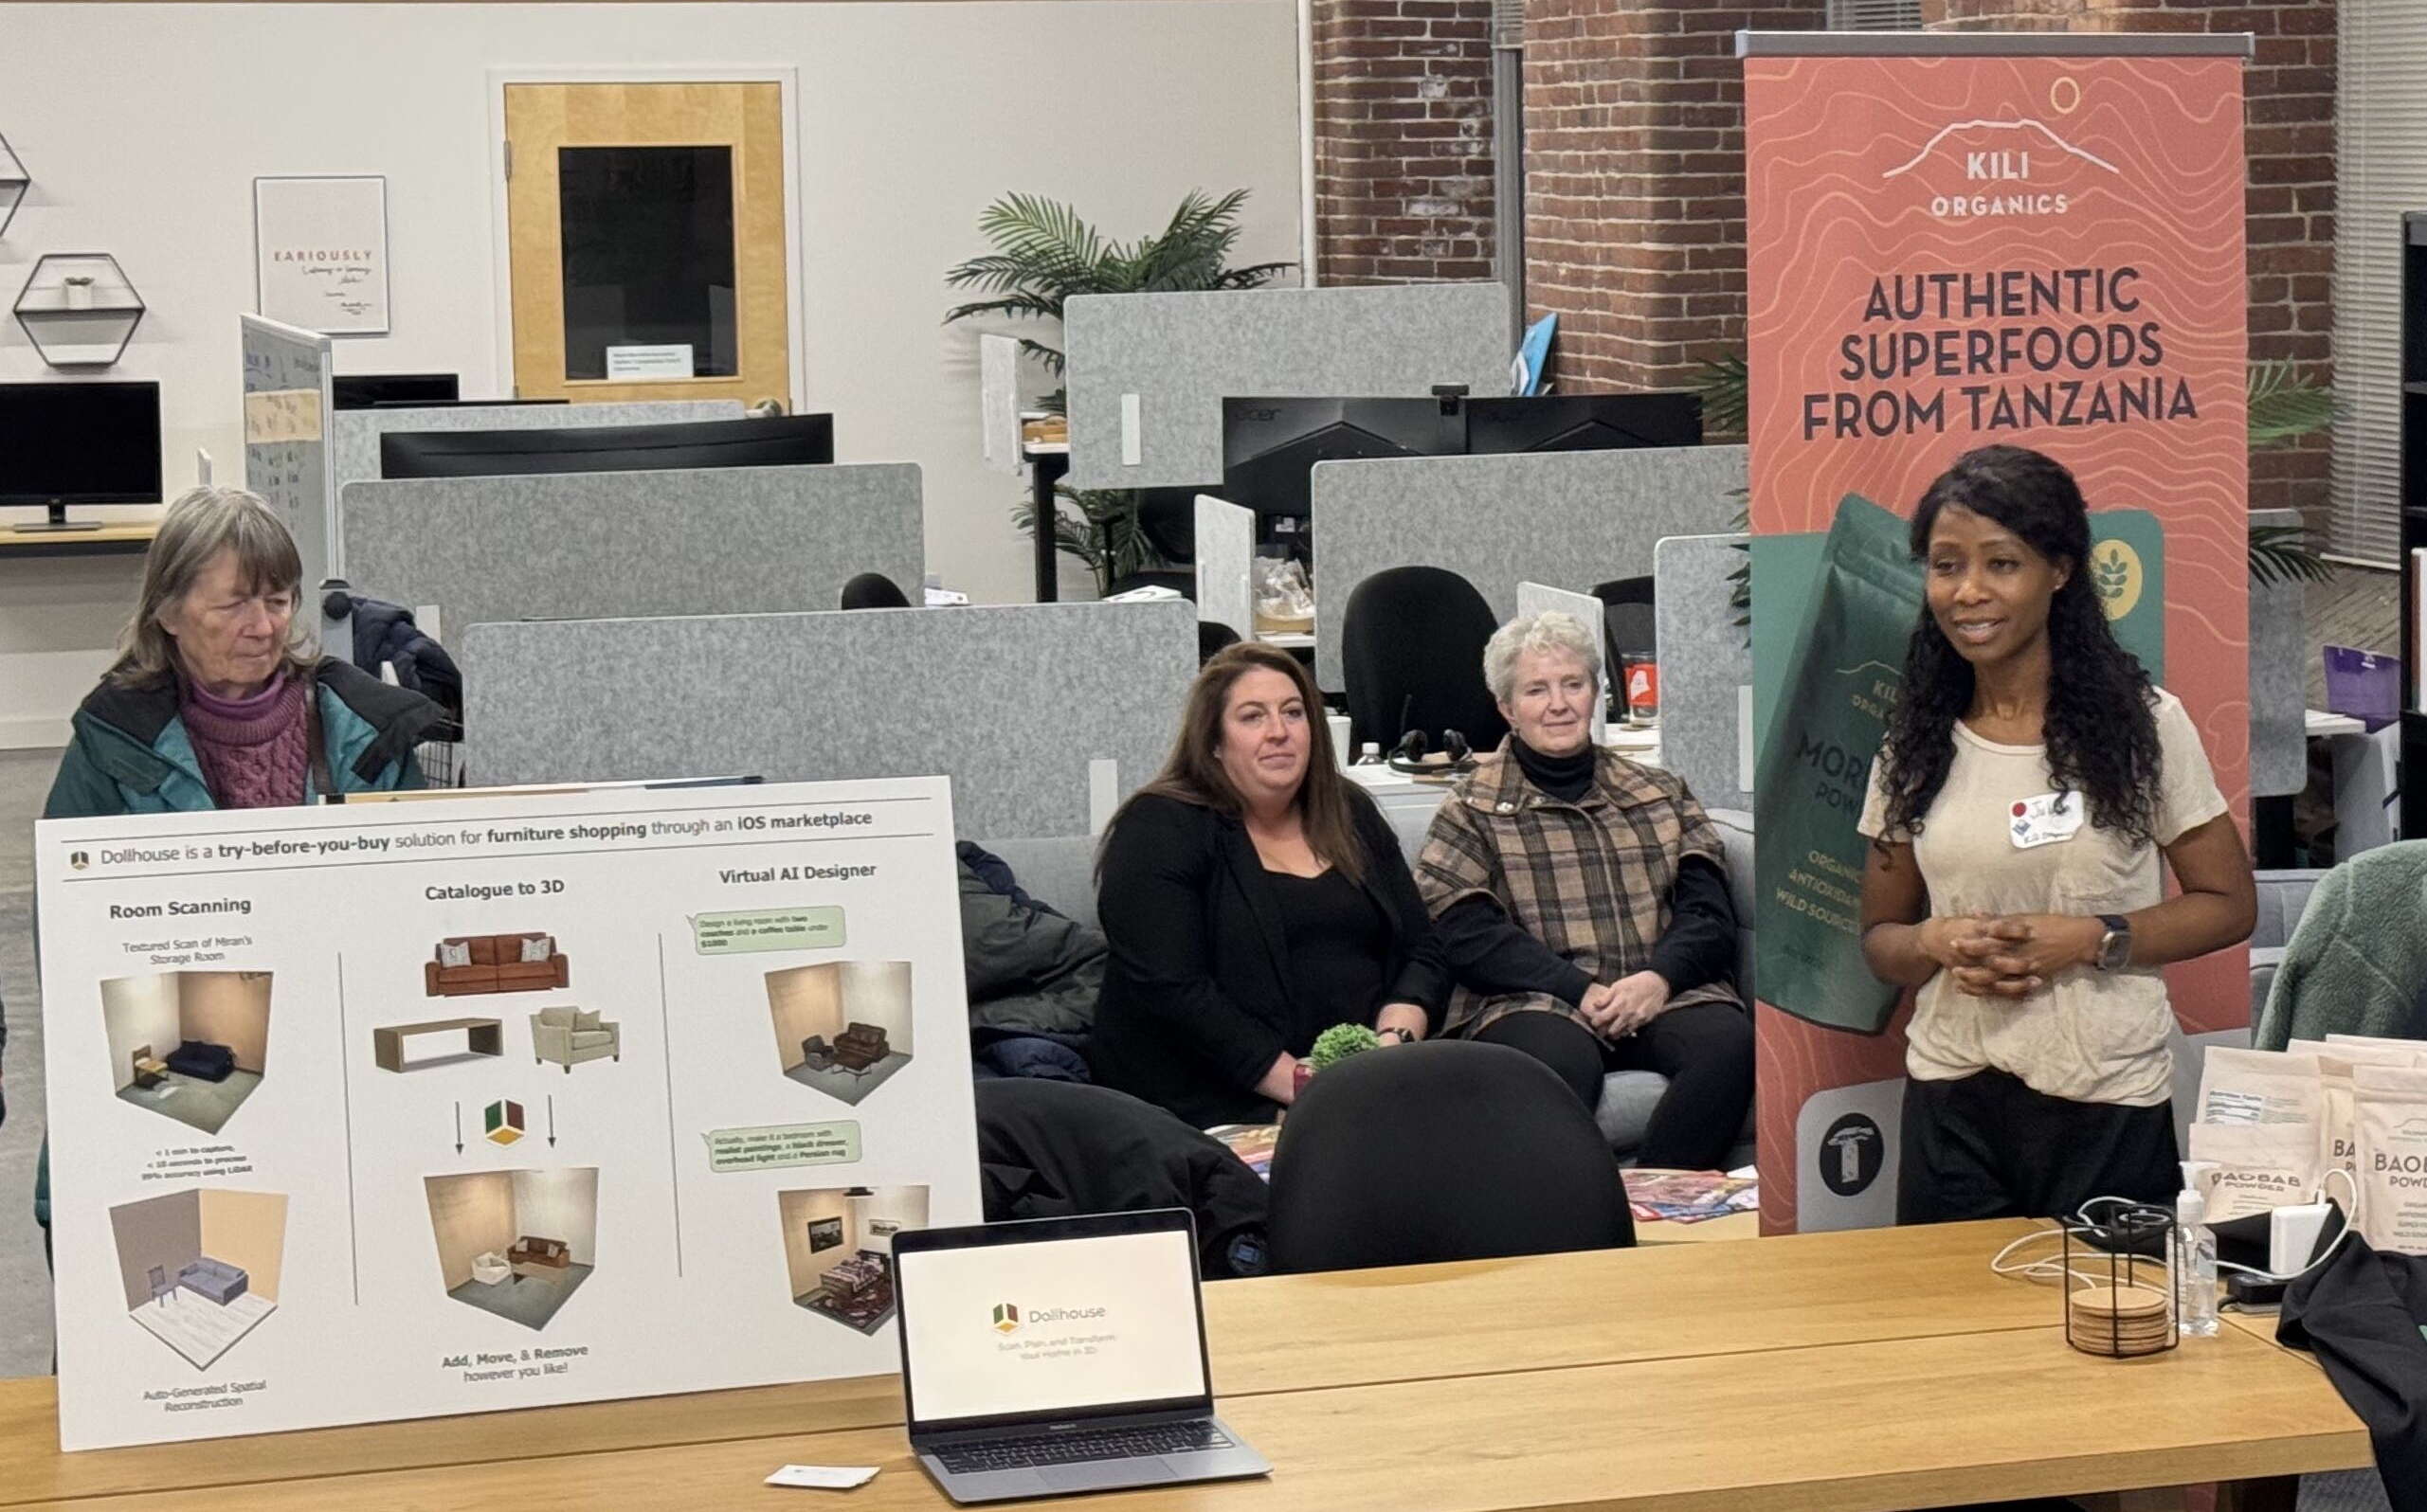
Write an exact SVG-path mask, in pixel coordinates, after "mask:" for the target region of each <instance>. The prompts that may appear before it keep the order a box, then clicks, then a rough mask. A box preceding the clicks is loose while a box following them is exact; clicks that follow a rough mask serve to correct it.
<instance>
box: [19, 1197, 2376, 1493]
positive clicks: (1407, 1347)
mask: <svg viewBox="0 0 2427 1512" xmlns="http://www.w3.org/2000/svg"><path fill="white" fill-rule="evenodd" d="M2032 1227H2036V1226H2035V1225H2026V1224H2021V1223H2014V1222H2007V1223H1988V1224H1968V1225H1953V1226H1947V1227H1945V1228H1937V1229H1927V1230H1903V1231H1889V1230H1882V1231H1873V1232H1867V1233H1835V1234H1807V1235H1800V1236H1792V1237H1782V1238H1774V1239H1765V1240H1762V1241H1761V1242H1759V1243H1757V1244H1729V1245H1717V1246H1708V1247H1693V1246H1687V1247H1675V1248H1659V1249H1645V1250H1634V1251H1601V1252H1594V1253H1588V1254H1573V1255H1545V1256H1537V1257H1533V1258H1530V1259H1523V1260H1506V1261H1476V1262H1467V1263H1462V1264H1458V1265H1448V1266H1427V1267H1416V1268H1409V1269H1401V1270H1381V1271H1361V1272H1347V1273H1341V1274H1334V1275H1323V1276H1284V1277H1269V1278H1264V1279H1261V1280H1255V1281H1237V1282H1225V1283H1222V1284H1219V1285H1216V1286H1213V1287H1207V1288H1206V1292H1205V1311H1206V1320H1207V1326H1208V1329H1209V1332H1210V1335H1211V1341H1212V1351H1213V1356H1214V1378H1215V1380H1216V1382H1217V1384H1218V1385H1219V1386H1220V1388H1221V1390H1222V1393H1223V1404H1222V1410H1223V1416H1224V1417H1225V1418H1226V1419H1227V1420H1228V1421H1229V1422H1230V1423H1231V1424H1232V1425H1233V1426H1234V1427H1236V1428H1238V1429H1239V1430H1240V1431H1241V1432H1242V1433H1243V1434H1245V1435H1246V1437H1247V1438H1248V1439H1249V1441H1250V1442H1252V1443H1254V1444H1255V1445H1256V1447H1257V1448H1259V1449H1262V1450H1263V1451H1264V1452H1265V1453H1266V1454H1267V1455H1268V1456H1270V1457H1271V1458H1272V1460H1273V1461H1274V1463H1275V1464H1276V1465H1277V1466H1278V1467H1279V1469H1278V1472H1277V1474H1276V1476H1275V1477H1274V1479H1273V1480H1272V1481H1270V1482H1241V1483H1235V1484H1231V1485H1220V1486H1197V1487H1186V1488H1175V1489H1171V1490H1164V1491H1148V1492H1137V1493H1131V1494H1128V1495H1125V1496H1124V1497H1123V1498H1122V1499H1121V1501H1120V1503H1119V1504H1120V1506H1122V1507H1124V1508H1133V1509H1137V1512H1166V1509H1170V1512H1179V1509H1183V1508H1186V1509H1190V1512H1227V1509H1229V1508H1232V1507H1236V1508H1240V1509H1242V1512H1244V1509H1251V1508H1283V1507H1286V1508H1292V1509H1311V1512H1328V1509H1332V1508H1339V1509H1349V1508H1356V1509H1365V1508H1379V1507H1422V1508H1445V1509H1472V1512H1513V1509H1520V1508H1543V1507H1554V1506H1555V1507H1613V1508H1620V1507H1622V1508H1643V1509H1660V1512H1688V1509H1691V1512H1720V1509H1727V1508H1737V1507H1755V1506H1758V1507H1784V1508H1792V1509H1796V1512H1835V1509H1842V1512H1866V1509H1888V1508H1898V1507H1914V1506H1935V1505H1944V1504H1947V1503H1962V1502H1965V1501H1979V1500H1989V1499H1994V1498H2001V1497H2021V1496H2034V1495H2061V1494H2065V1493H2069V1492H2081V1491H2091V1490H2102V1489H2119V1488H2129V1487H2136V1486H2144V1485H2180V1484H2186V1483H2192V1482H2199V1481H2207V1480H2215V1479H2219V1478H2239V1477H2255V1476H2278V1475H2291V1474H2297V1473H2300V1472H2303V1471H2309V1470H2324V1469H2337V1468H2347V1467H2357V1466H2362V1465H2364V1464H2366V1463H2367V1462H2368V1447H2367V1435H2366V1433H2365V1431H2364V1430H2363V1429H2362V1428H2361V1426H2360V1424H2359V1421H2358V1419H2357V1418H2355V1417H2353V1416H2352V1415H2351V1413H2350V1412H2349V1411H2348V1410H2347V1409H2346V1408H2345V1407H2344V1406H2343V1403H2342V1400H2341V1398H2340V1397H2339V1396H2337V1395H2335V1393H2334V1390H2333V1388H2332V1387H2331V1386H2330V1385H2329V1384H2327V1380H2326V1378H2325V1376H2324V1374H2323V1372H2321V1371H2319V1370H2318V1369H2316V1367H2315V1366H2314V1365H2312V1364H2311V1363H2309V1361H2307V1360H2303V1359H2298V1358H2296V1357H2294V1356H2292V1355H2291V1354H2290V1353H2289V1352H2287V1351H2284V1350H2282V1349H2279V1348H2277V1347H2275V1346H2274V1345H2273V1344H2270V1343H2264V1342H2262V1341H2259V1340H2258V1339H2256V1338H2255V1337H2253V1336H2252V1335H2251V1334H2249V1333H2247V1332H2245V1331H2243V1330H2241V1329H2238V1328H2228V1329H2224V1330H2221V1331H2220V1332H2219V1337H2218V1338H2216V1339H2213V1340H2196V1341H2190V1342H2188V1343H2186V1344H2185V1345H2184V1346H2183V1347H2182V1349H2181V1350H2178V1351H2176V1352H2174V1353H2172V1354H2168V1355H2164V1356H2158V1357H2154V1358H2152V1359H2144V1360H2131V1361H2123V1362H2117V1361H2113V1360H2107V1359H2096V1358H2093V1357H2092V1356H2088V1355H2082V1354H2078V1353H2076V1352H2074V1351H2073V1350H2071V1349H2069V1348H2067V1347H2066V1345H2065V1343H2064V1340H2063V1331H2062V1329H2061V1328H2060V1327H2059V1326H2058V1325H2057V1324H2056V1322H2055V1321H2054V1318H2055V1314H2056V1293H2055V1291H2054V1290H2053V1289H2052V1288H2047V1287H2034V1286H2031V1285H2028V1284H2025V1283H2022V1282H2017V1281H2008V1280H2001V1279H2000V1278H1998V1277H1994V1276H1992V1275H1990V1274H1989V1272H1988V1269H1987V1261H1988V1257H1989V1255H1990V1254H1991V1253H1992V1252H1993V1251H1995V1250H1996V1249H1998V1248H1999V1247H2000V1246H2001V1245H2002V1244H2004V1243H2005V1242H2006V1241H2007V1240H2009V1239H2011V1238H2013V1237H2014V1236H2016V1235H2018V1234H2019V1233H2025V1232H2027V1231H2028V1230H2029V1229H2030V1228H2032ZM900 1406H901V1402H900V1395H899V1392H898V1389H897V1385H896V1383H895V1382H894V1381H893V1380H892V1378H890V1377H867V1378H863V1379H860V1380H848V1381H828V1382H823V1383H819V1384H815V1385H806V1386H782V1387H768V1388H762V1389H759V1390H755V1391H739V1392H715V1393H705V1394H700V1395H690V1396H675V1397H660V1398H653V1399H644V1400H638V1401H628V1402H603V1403H593V1404H589V1405H585V1406H579V1407H559V1408H542V1409H534V1410H529V1411H524V1412H518V1413H495V1414H486V1415H481V1416H470V1417H458V1418H445V1419H430V1420H425V1421H421V1422H410V1423H392V1424H381V1425H375V1426H372V1427H368V1428H354V1429H331V1430H323V1431H317V1432H304V1433H292V1434H284V1435H281V1436H278V1437H275V1438H267V1439H253V1440H243V1439H238V1440H227V1441H222V1442H217V1443H202V1444H184V1445H159V1446H153V1447H149V1448H144V1449H118V1450H108V1451H101V1452H96V1453H89V1454H82V1455H77V1456H74V1457H72V1458H70V1457H63V1456H62V1455H60V1454H59V1453H58V1452H57V1451H56V1449H55V1447H54V1446H55V1444H56V1442H57V1439H56V1433H57V1429H56V1423H55V1418H54V1413H53V1396H52V1383H51V1382H50V1381H48V1380H46V1379H30V1380H11V1381H0V1465H6V1466H7V1467H9V1474H8V1475H6V1476H0V1505H24V1504H29V1503H36V1502H39V1501H41V1500H43V1499H45V1498H57V1497H82V1498H97V1499H99V1500H92V1501H86V1502H82V1503H79V1507H80V1508H81V1509H82V1512H195V1509H200V1508H207V1507H208V1508H216V1507H223V1506H234V1505H239V1504H241V1505H243V1506H245V1507H248V1508H251V1507H259V1508H267V1509H279V1512H282V1509H294V1512H302V1509H305V1508H310V1509H312V1512H353V1509H357V1508H359V1509H363V1512H371V1509H374V1508H375V1509H378V1512H388V1509H389V1508H392V1507H397V1506H406V1507H416V1508H419V1507H431V1508H436V1507H462V1506H498V1505H518V1504H519V1505H530V1506H534V1507H541V1506H545V1507H577V1506H579V1507H587V1506H601V1507H607V1506H611V1507H616V1508H630V1509H636V1512H649V1509H655V1508H664V1509H668V1512H675V1509H681V1512H690V1509H691V1508H694V1507H697V1506H718V1507H726V1506H756V1505H761V1504H764V1505H766V1506H768V1507H770V1509H779V1512H780V1509H787V1508H789V1509H795V1512H797V1508H798V1507H799V1506H800V1505H801V1504H802V1503H801V1500H800V1496H799V1493H797V1492H777V1491H773V1490H767V1489H762V1488H761V1487H760V1486H759V1485H758V1482H759V1481H760V1479H761V1478H762V1477H764V1476H765V1475H766V1474H767V1473H768V1472H769V1471H770V1470H772V1469H773V1468H774V1467H776V1466H777V1465H779V1464H783V1463H785V1462H786V1461H799V1462H805V1463H810V1464H829V1465H879V1466H883V1467H885V1473H884V1474H883V1475H882V1476H880V1477H879V1478H878V1481H877V1482H876V1483H875V1484H874V1485H870V1486H869V1487H867V1488H865V1489H863V1490H860V1491H859V1492H855V1493H854V1494H853V1495H852V1497H851V1505H852V1507H853V1508H855V1509H860V1512H867V1509H883V1508H896V1507H918V1508H937V1507H942V1506H944V1505H945V1504H946V1503H945V1502H944V1499H943V1498H942V1496H941V1495H940V1494H938V1493H937V1492H935V1491H934V1490H933V1488H932V1487H931V1486H930V1485H928V1484H927V1481H926V1479H925V1477H924V1476H922V1475H921V1474H920V1473H919V1472H918V1470H917V1468H916V1467H915V1465H914V1464H913V1462H912V1460H911V1458H910V1456H909V1452H908V1446H907V1445H906V1444H905V1443H904V1441H903V1439H902V1436H901V1432H900V1429H899V1426H898V1423H899V1414H900ZM1581 1425H1602V1427H1601V1429H1600V1431H1594V1430H1593V1429H1591V1428H1589V1427H1583V1426H1581ZM1091 1504H1093V1503H1091ZM1106 1504H1108V1505H1109V1504H1110V1503H1106Z"/></svg>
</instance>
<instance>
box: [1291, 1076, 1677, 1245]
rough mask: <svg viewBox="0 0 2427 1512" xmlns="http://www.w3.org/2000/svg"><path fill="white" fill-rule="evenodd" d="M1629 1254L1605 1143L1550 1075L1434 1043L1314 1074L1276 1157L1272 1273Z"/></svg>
mask: <svg viewBox="0 0 2427 1512" xmlns="http://www.w3.org/2000/svg"><path fill="white" fill-rule="evenodd" d="M1634 1243H1635V1220H1634V1216H1633V1215H1632V1214H1631V1213H1630V1212H1629V1211H1628V1209H1627V1206H1626V1189H1625V1186H1624V1184H1623V1183H1622V1182H1621V1179H1620V1177H1619V1172H1618V1162H1617V1161H1615V1160H1614V1159H1612V1158H1611V1156H1610V1152H1609V1142H1608V1141H1607V1140H1606V1139H1604V1138H1603V1137H1602V1132H1601V1130H1600V1129H1599V1128H1597V1127H1596V1126H1594V1124H1593V1116H1592V1115H1591V1114H1590V1113H1588V1112H1586V1111H1585V1107H1584V1105H1583V1104H1582V1103H1579V1102H1577V1101H1576V1098H1575V1094H1574V1093H1572V1092H1570V1091H1568V1090H1567V1086H1566V1084H1565V1083H1563V1082H1561V1081H1560V1080H1559V1078H1558V1076H1557V1075H1556V1074H1554V1073H1553V1072H1552V1071H1551V1070H1550V1068H1549V1067H1548V1066H1545V1065H1544V1064H1542V1062H1540V1061H1538V1060H1536V1059H1534V1058H1533V1057H1532V1056H1530V1055H1528V1054H1526V1053H1524V1052H1522V1051H1516V1050H1511V1049H1509V1048H1508V1047H1507V1046H1505V1045H1491V1044H1476V1043H1475V1042H1473V1041H1471V1040H1457V1039H1453V1040H1430V1041H1426V1042H1425V1043H1422V1044H1417V1045H1406V1046H1391V1047H1388V1048H1386V1049H1381V1050H1371V1051H1367V1052H1366V1053H1364V1054H1361V1055H1353V1056H1351V1057H1349V1059H1347V1060H1344V1061H1341V1062H1339V1063H1338V1064H1336V1065H1333V1066H1331V1067H1329V1068H1327V1069H1326V1070H1324V1071H1320V1072H1318V1073H1317V1074H1316V1075H1315V1077H1314V1079H1313V1081H1310V1082H1309V1083H1307V1086H1306V1090H1305V1092H1303V1093H1302V1094H1301V1095H1300V1096H1299V1097H1298V1100H1297V1103H1296V1106H1295V1107H1292V1108H1291V1109H1290V1115H1289V1118H1288V1119H1287V1120H1286V1121H1285V1122H1284V1123H1283V1124H1282V1125H1281V1138H1280V1143H1279V1144H1278V1146H1277V1148H1276V1149H1275V1150H1274V1152H1273V1203H1272V1245H1273V1269H1276V1270H1282V1271H1309V1270H1352V1269H1364V1268H1367V1267H1371V1266H1411V1265H1429V1264H1432V1263H1434V1262H1436V1261H1442V1260H1483V1259H1493V1258H1496V1257H1500V1256H1504V1255H1520V1254H1551V1253H1555V1252H1557V1251H1566V1250H1613V1249H1622V1248H1625V1247H1627V1246H1631V1245H1632V1244H1634Z"/></svg>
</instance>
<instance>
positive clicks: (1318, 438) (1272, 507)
mask: <svg viewBox="0 0 2427 1512" xmlns="http://www.w3.org/2000/svg"><path fill="white" fill-rule="evenodd" d="M1466 403H1467V401H1465V400H1463V399H1460V398H1457V397H1454V396H1451V397H1441V398H1434V399H1281V398H1268V399H1230V398H1225V399H1224V400H1223V402H1222V496H1223V497H1224V498H1226V499H1228V500H1230V501H1231V502H1232V503H1234V504H1237V505H1239V506H1241V508H1243V509H1252V510H1254V511H1255V512H1256V518H1257V520H1258V522H1259V525H1262V526H1264V527H1265V528H1266V530H1267V531H1269V530H1270V529H1271V528H1272V526H1273V524H1274V523H1275V522H1276V521H1279V520H1291V521H1298V520H1304V519H1305V518H1306V517H1307V515H1308V513H1311V512H1310V508H1309V498H1308V490H1309V487H1310V482H1311V479H1310V475H1311V474H1312V473H1313V469H1314V464H1315V463H1317V462H1329V461H1339V460H1344V459H1362V458H1374V457H1452V456H1456V455H1457V454H1458V453H1459V452H1462V451H1464V450H1465V449H1466V422H1465V418H1464V415H1463V413H1462V410H1463V406H1464V405H1465V404H1466Z"/></svg>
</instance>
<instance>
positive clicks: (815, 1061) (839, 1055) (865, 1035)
mask: <svg viewBox="0 0 2427 1512" xmlns="http://www.w3.org/2000/svg"><path fill="white" fill-rule="evenodd" d="M888 1049H889V1047H888V1046H887V1045H886V1044H885V1032H884V1031H883V1030H881V1029H879V1028H878V1027H877V1026H876V1025H874V1024H863V1023H860V1022H858V1021H856V1020H855V1021H854V1022H853V1023H852V1025H851V1027H850V1028H848V1029H845V1030H844V1031H843V1032H842V1034H839V1035H835V1036H834V1043H833V1044H831V1045H829V1044H827V1043H826V1042H825V1036H824V1035H810V1036H809V1037H808V1038H806V1039H804V1040H802V1041H801V1056H802V1058H803V1059H804V1060H806V1062H808V1067H809V1070H811V1071H833V1070H835V1069H836V1068H837V1067H841V1068H842V1070H844V1071H866V1070H867V1069H868V1068H869V1067H871V1066H874V1065H875V1064H877V1062H878V1061H880V1060H882V1059H884V1058H885V1055H886V1053H887V1051H888Z"/></svg>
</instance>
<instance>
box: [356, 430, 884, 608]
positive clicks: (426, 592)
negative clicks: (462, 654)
mask: <svg viewBox="0 0 2427 1512" xmlns="http://www.w3.org/2000/svg"><path fill="white" fill-rule="evenodd" d="M344 514H345V526H346V533H347V537H348V549H347V558H348V563H349V566H350V567H351V568H352V570H351V571H350V572H349V573H348V574H347V576H348V579H349V581H351V582H352V583H353V586H354V587H355V589H356V590H357V591H359V592H362V593H366V594H369V595H371V597H372V598H376V599H385V600H387V601H388V602H389V603H401V604H404V605H406V606H408V607H412V608H418V607H423V606H432V607H435V608H437V609H438V611H439V614H440V625H441V628H442V637H443V639H451V638H454V637H459V636H461V635H462V632H463V630H464V628H465V627H467V626H470V625H474V624H480V623H484V622H486V621H493V620H535V619H553V620H597V619H607V618H613V617H621V616H632V615H658V614H781V613H803V612H807V611H811V610H818V609H832V608H835V607H836V606H837V603H838V602H839V600H840V598H841V596H842V585H843V584H844V583H846V582H848V581H849V580H850V579H851V578H852V577H853V576H854V575H856V574H858V573H860V572H882V573H884V574H885V575H886V576H887V577H890V578H892V579H893V580H894V582H895V583H896V584H897V585H900V587H901V588H902V590H903V591H904V592H906V593H908V592H915V591H916V590H917V587H918V585H919V583H920V581H921V580H922V579H923V578H924V577H925V575H926V567H925V562H926V549H925V546H924V533H925V526H924V524H923V522H922V519H921V512H920V507H919V471H918V466H917V464H916V463H915V462H878V463H869V464H845V465H831V466H805V467H723V468H704V469H699V470H697V471H666V472H653V473H562V474H537V475H531V476H524V477H433V478H412V479H396V480H391V481H377V482H357V483H349V484H347V485H346V488H345V495H344Z"/></svg>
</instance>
